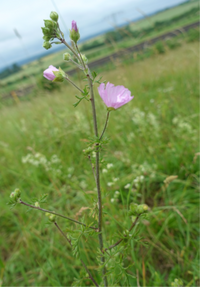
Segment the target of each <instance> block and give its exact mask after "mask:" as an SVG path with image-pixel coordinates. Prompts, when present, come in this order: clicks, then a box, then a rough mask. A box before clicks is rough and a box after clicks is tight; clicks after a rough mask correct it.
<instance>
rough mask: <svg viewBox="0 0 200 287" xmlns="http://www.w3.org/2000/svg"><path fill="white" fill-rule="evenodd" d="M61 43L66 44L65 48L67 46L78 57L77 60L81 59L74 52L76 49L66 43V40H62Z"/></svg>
mask: <svg viewBox="0 0 200 287" xmlns="http://www.w3.org/2000/svg"><path fill="white" fill-rule="evenodd" d="M60 41H61V42H62V43H63V44H65V46H67V48H68V49H70V50H71V51H72V53H73V54H74V55H75V56H76V58H78V59H79V56H78V54H77V53H76V52H75V51H74V49H73V48H72V47H71V46H70V45H69V44H68V43H67V42H66V41H65V39H62V38H61V39H60Z"/></svg>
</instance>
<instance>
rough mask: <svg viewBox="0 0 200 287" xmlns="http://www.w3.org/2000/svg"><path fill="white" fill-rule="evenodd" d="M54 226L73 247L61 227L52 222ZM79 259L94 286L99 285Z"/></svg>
mask: <svg viewBox="0 0 200 287" xmlns="http://www.w3.org/2000/svg"><path fill="white" fill-rule="evenodd" d="M54 224H55V226H56V228H57V229H58V230H59V231H60V233H61V234H62V235H63V237H64V238H65V239H66V240H67V242H68V243H69V244H70V246H71V247H72V248H73V246H72V243H71V240H70V239H69V238H68V237H67V236H66V235H65V234H64V232H63V231H62V229H61V228H60V227H59V225H58V224H57V222H54ZM80 260H81V263H82V265H83V267H84V268H85V270H86V272H87V273H88V275H89V278H90V279H91V280H92V282H93V283H94V284H95V286H97V287H99V285H98V284H97V282H96V281H95V279H94V278H93V276H92V274H91V273H90V271H89V270H88V268H87V266H86V265H85V263H84V262H83V260H82V259H80Z"/></svg>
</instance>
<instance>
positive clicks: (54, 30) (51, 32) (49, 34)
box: [41, 12, 62, 50]
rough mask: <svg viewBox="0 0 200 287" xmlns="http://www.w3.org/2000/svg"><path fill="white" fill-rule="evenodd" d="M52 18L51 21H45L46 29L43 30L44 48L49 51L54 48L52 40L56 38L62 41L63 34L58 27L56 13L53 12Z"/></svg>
mask: <svg viewBox="0 0 200 287" xmlns="http://www.w3.org/2000/svg"><path fill="white" fill-rule="evenodd" d="M50 18H51V20H44V26H45V27H42V28H41V29H42V32H43V35H44V36H43V39H44V43H43V47H44V48H45V49H47V50H48V49H50V48H51V46H52V45H51V42H50V40H54V38H58V39H60V38H61V36H60V33H61V34H62V32H61V31H60V30H59V26H58V14H57V13H56V12H51V14H50Z"/></svg>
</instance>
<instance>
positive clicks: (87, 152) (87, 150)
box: [83, 146, 93, 155]
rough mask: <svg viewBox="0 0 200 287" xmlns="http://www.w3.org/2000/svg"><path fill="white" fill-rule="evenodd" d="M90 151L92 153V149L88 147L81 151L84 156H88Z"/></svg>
mask: <svg viewBox="0 0 200 287" xmlns="http://www.w3.org/2000/svg"><path fill="white" fill-rule="evenodd" d="M92 151H93V148H92V147H90V146H89V147H87V148H86V149H84V150H83V152H84V154H85V155H89V154H90V153H91V152H92Z"/></svg>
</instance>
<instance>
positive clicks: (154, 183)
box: [0, 0, 200, 287]
mask: <svg viewBox="0 0 200 287" xmlns="http://www.w3.org/2000/svg"><path fill="white" fill-rule="evenodd" d="M0 8H1V17H0V31H1V33H0V192H1V201H0V246H1V251H0V252H1V253H0V286H72V285H74V286H91V282H90V281H89V280H88V279H87V278H85V273H84V270H83V269H82V267H81V263H80V261H79V259H78V258H74V254H73V252H72V251H71V249H70V248H68V246H66V243H65V241H64V239H63V238H61V236H60V234H58V233H57V231H56V230H55V228H54V226H51V225H50V224H49V223H48V220H47V219H45V216H44V214H41V213H39V212H37V211H35V210H27V209H26V208H25V207H24V206H21V205H20V206H18V205H17V206H15V207H14V208H13V209H10V206H8V205H7V203H8V201H9V195H10V193H11V192H12V191H13V190H14V189H15V188H19V189H20V190H21V191H22V200H23V201H25V202H29V203H31V204H34V203H35V202H36V201H41V206H42V207H43V208H46V209H49V210H55V211H57V212H59V213H63V214H64V215H66V216H69V217H71V218H75V219H77V220H80V221H84V222H85V223H88V224H89V223H91V222H94V223H95V222H96V214H97V208H96V200H97V199H96V189H95V184H94V180H93V175H92V171H91V166H90V162H89V161H88V158H87V157H85V155H84V153H83V152H82V151H83V150H84V149H85V148H86V147H87V141H88V138H89V137H91V136H92V135H93V126H92V113H91V107H90V105H89V104H90V103H88V102H87V101H84V100H83V101H81V103H80V104H79V105H78V107H76V108H74V106H73V104H74V103H75V102H77V98H75V95H78V94H77V91H76V90H75V89H74V88H73V87H72V86H70V84H69V83H68V82H63V83H53V82H51V81H48V80H47V79H45V78H44V77H43V71H44V70H45V69H47V68H48V67H49V65H54V66H56V67H57V68H58V67H61V68H62V69H63V70H64V71H65V72H66V73H67V74H68V75H69V77H70V79H71V80H73V81H74V82H75V83H76V84H77V85H78V86H79V87H81V88H82V89H83V88H84V86H85V82H84V81H83V79H84V75H83V74H82V72H81V71H80V70H77V68H76V67H75V66H73V64H70V63H69V62H64V61H63V53H65V52H68V50H67V49H66V47H65V46H62V45H53V47H52V48H51V49H49V50H45V49H44V48H43V47H42V45H43V39H42V36H43V35H42V30H41V27H43V26H44V22H43V20H44V19H49V15H50V12H51V11H56V12H57V13H58V14H59V24H60V27H61V30H62V31H63V32H64V34H65V39H66V41H67V42H69V43H70V40H69V29H71V21H72V20H75V21H76V22H77V25H78V28H79V31H80V35H81V38H80V41H79V42H78V43H79V48H80V50H81V52H82V53H83V54H85V55H86V57H87V58H88V65H89V67H90V68H91V71H96V73H97V74H98V76H97V78H100V77H103V79H102V81H103V80H105V81H109V82H111V83H113V84H115V85H124V86H125V87H126V88H128V89H129V90H130V91H131V93H132V95H134V99H133V100H132V101H131V102H130V103H128V104H127V105H126V106H124V107H122V108H121V109H119V110H117V111H115V112H112V113H111V117H110V119H109V125H108V129H107V131H106V136H107V137H108V138H109V139H110V141H109V143H108V144H107V145H106V146H105V150H103V151H102V154H101V156H102V162H101V179H102V187H101V188H102V194H103V205H104V212H105V214H104V229H105V238H104V241H105V246H109V245H110V244H113V243H114V242H115V241H117V240H118V239H119V238H120V236H121V234H122V233H123V231H124V230H125V229H129V228H130V226H131V218H130V217H129V216H128V213H127V207H128V206H129V204H130V203H137V204H143V203H145V204H147V205H148V206H149V213H148V215H147V216H146V218H143V219H142V220H141V221H140V223H139V225H137V226H136V228H135V229H134V230H133V235H134V236H133V237H132V240H130V241H129V242H128V243H127V247H128V248H125V249H123V251H120V250H116V252H117V253H116V254H117V257H116V256H114V255H113V254H111V257H110V259H109V264H110V265H109V268H108V269H109V270H110V272H111V271H112V273H111V275H110V277H109V286H137V287H139V286H199V284H200V281H199V272H198V271H199V257H198V256H199V255H198V250H197V246H198V245H197V242H198V238H199V225H198V224H199V218H198V212H197V209H198V208H199V197H198V187H199V155H200V153H199V145H198V143H199V125H198V122H197V121H198V119H199V64H198V63H199V1H197V0H191V1H178V0H168V1H158V0H149V1H147V0H140V1H139V0H132V1H130V0H123V1H122V0H116V1H104V0H97V1H90V0H87V1H81V0H79V1H77V0H74V1H63V0H44V1H38V0H36V1H28V2H27V1H24V0H20V1H18V2H16V1H14V0H13V1H11V0H7V1H1V3H0ZM97 87H98V85H95V87H94V91H95V99H96V105H97V117H98V124H99V131H100V132H101V130H102V129H103V126H104V122H105V117H106V108H105V106H104V104H103V103H102V100H101V98H100V97H99V95H98V91H97ZM91 159H92V161H93V160H94V158H93V157H92V155H91ZM169 176H177V177H173V179H174V180H173V181H171V182H170V181H167V182H168V183H167V184H166V181H165V179H166V178H168V177H169ZM44 194H48V197H47V203H42V201H43V200H42V198H43V195H44ZM58 223H59V225H60V226H61V228H62V229H63V231H67V232H69V233H70V235H71V237H73V240H74V242H75V241H76V242H78V245H79V252H80V256H81V258H82V259H83V260H84V261H85V262H86V263H87V266H88V268H89V270H90V271H91V272H92V274H93V275H94V277H95V278H96V280H97V281H98V283H99V284H100V282H101V276H100V272H98V270H97V268H98V262H97V260H96V256H94V254H96V250H97V247H98V240H97V238H96V235H91V237H87V236H86V235H85V234H84V235H83V234H82V233H81V229H80V227H79V226H77V225H75V224H71V223H69V222H66V221H64V220H61V219H58ZM75 230H78V231H77V232H75ZM118 263H120V264H122V265H121V266H123V268H121V269H119V264H118ZM177 280H179V281H177ZM177 282H178V283H177Z"/></svg>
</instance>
